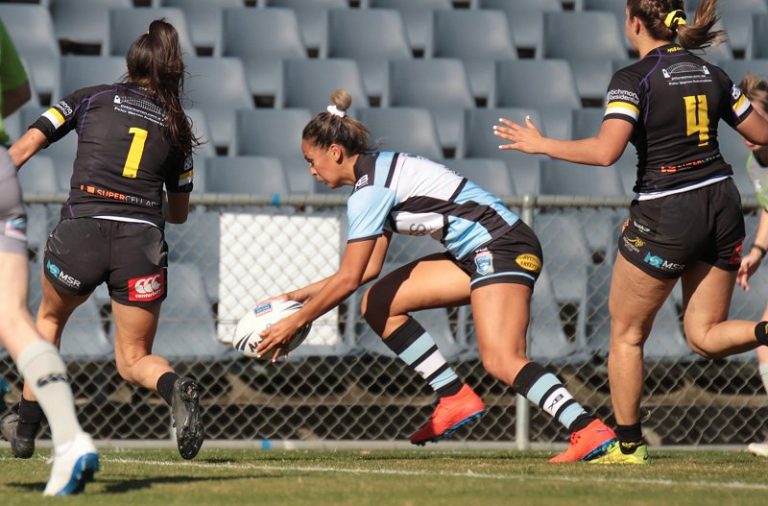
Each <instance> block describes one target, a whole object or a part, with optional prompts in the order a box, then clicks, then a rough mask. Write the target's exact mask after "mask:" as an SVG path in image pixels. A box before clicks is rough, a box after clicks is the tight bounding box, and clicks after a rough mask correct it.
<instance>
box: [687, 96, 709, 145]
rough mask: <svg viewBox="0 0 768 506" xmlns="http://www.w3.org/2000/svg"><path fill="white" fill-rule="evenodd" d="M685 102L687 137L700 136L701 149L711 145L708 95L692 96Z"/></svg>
mask: <svg viewBox="0 0 768 506" xmlns="http://www.w3.org/2000/svg"><path fill="white" fill-rule="evenodd" d="M683 100H685V118H686V121H685V122H686V125H687V126H688V129H687V130H688V131H687V133H686V135H696V134H699V147H702V148H703V147H705V146H708V145H709V111H708V109H707V96H706V95H691V96H688V97H683Z"/></svg>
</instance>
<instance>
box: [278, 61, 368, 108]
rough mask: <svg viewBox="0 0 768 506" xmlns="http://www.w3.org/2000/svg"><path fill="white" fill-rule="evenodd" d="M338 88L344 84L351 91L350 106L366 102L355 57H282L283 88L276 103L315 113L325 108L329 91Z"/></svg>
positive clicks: (363, 105)
mask: <svg viewBox="0 0 768 506" xmlns="http://www.w3.org/2000/svg"><path fill="white" fill-rule="evenodd" d="M337 88H343V89H345V90H347V91H348V92H349V93H350V94H351V95H352V107H353V108H358V107H368V106H369V102H368V95H367V94H366V90H365V87H364V86H363V80H362V78H361V77H360V70H359V69H358V67H357V63H356V62H355V61H354V60H347V59H327V60H314V59H312V60H285V61H283V92H282V94H281V101H280V103H279V104H278V105H279V106H281V107H288V108H306V109H309V110H310V113H312V114H316V113H318V112H322V111H325V109H326V107H328V104H329V103H330V97H331V93H333V91H334V90H335V89H337ZM349 112H350V113H351V112H353V111H349Z"/></svg>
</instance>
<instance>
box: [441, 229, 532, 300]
mask: <svg viewBox="0 0 768 506" xmlns="http://www.w3.org/2000/svg"><path fill="white" fill-rule="evenodd" d="M543 258H544V257H543V255H542V253H541V244H539V239H538V238H537V237H536V234H534V233H533V230H531V227H529V226H528V225H526V224H525V223H523V222H522V221H518V222H517V223H516V224H515V226H514V227H512V229H511V230H510V231H509V232H507V233H506V234H505V235H503V236H501V237H499V238H497V239H494V240H493V241H491V242H489V243H488V244H486V245H485V246H483V247H482V248H480V249H477V250H475V251H473V252H472V253H470V254H469V255H467V256H465V257H464V258H462V259H461V260H456V259H455V258H453V257H451V259H452V260H453V261H454V262H455V263H456V264H457V265H458V266H459V267H461V269H462V270H463V271H464V272H466V273H467V274H469V277H470V284H471V287H472V290H474V289H476V288H480V287H481V286H486V285H492V284H494V283H516V284H520V285H526V286H528V287H530V288H531V290H533V285H534V283H535V282H536V280H537V279H538V278H539V274H540V273H541V268H542V266H543Z"/></svg>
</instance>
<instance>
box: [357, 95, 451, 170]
mask: <svg viewBox="0 0 768 506" xmlns="http://www.w3.org/2000/svg"><path fill="white" fill-rule="evenodd" d="M358 119H359V120H360V121H361V122H362V123H363V124H364V125H365V126H367V127H368V130H369V131H370V132H371V137H372V140H373V141H374V142H375V143H376V144H377V145H378V146H379V149H382V150H387V151H400V152H405V153H411V154H414V155H421V156H424V157H426V158H431V159H433V160H435V159H440V158H442V157H443V151H442V148H441V147H440V140H439V138H438V134H437V126H436V125H435V120H434V119H433V118H432V114H431V113H430V112H429V110H428V109H421V108H416V107H389V108H377V109H360V110H359V111H358Z"/></svg>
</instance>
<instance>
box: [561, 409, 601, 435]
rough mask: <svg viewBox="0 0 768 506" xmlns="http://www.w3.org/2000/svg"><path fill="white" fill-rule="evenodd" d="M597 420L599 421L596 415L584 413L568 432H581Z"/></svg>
mask: <svg viewBox="0 0 768 506" xmlns="http://www.w3.org/2000/svg"><path fill="white" fill-rule="evenodd" d="M595 420H597V417H596V416H595V415H590V414H589V413H582V414H580V415H579V416H578V417H577V418H576V420H574V421H573V423H572V424H571V426H570V427H569V428H568V431H569V432H576V431H578V430H581V429H583V428H584V427H586V426H587V425H589V424H590V423H592V422H593V421H595Z"/></svg>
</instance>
